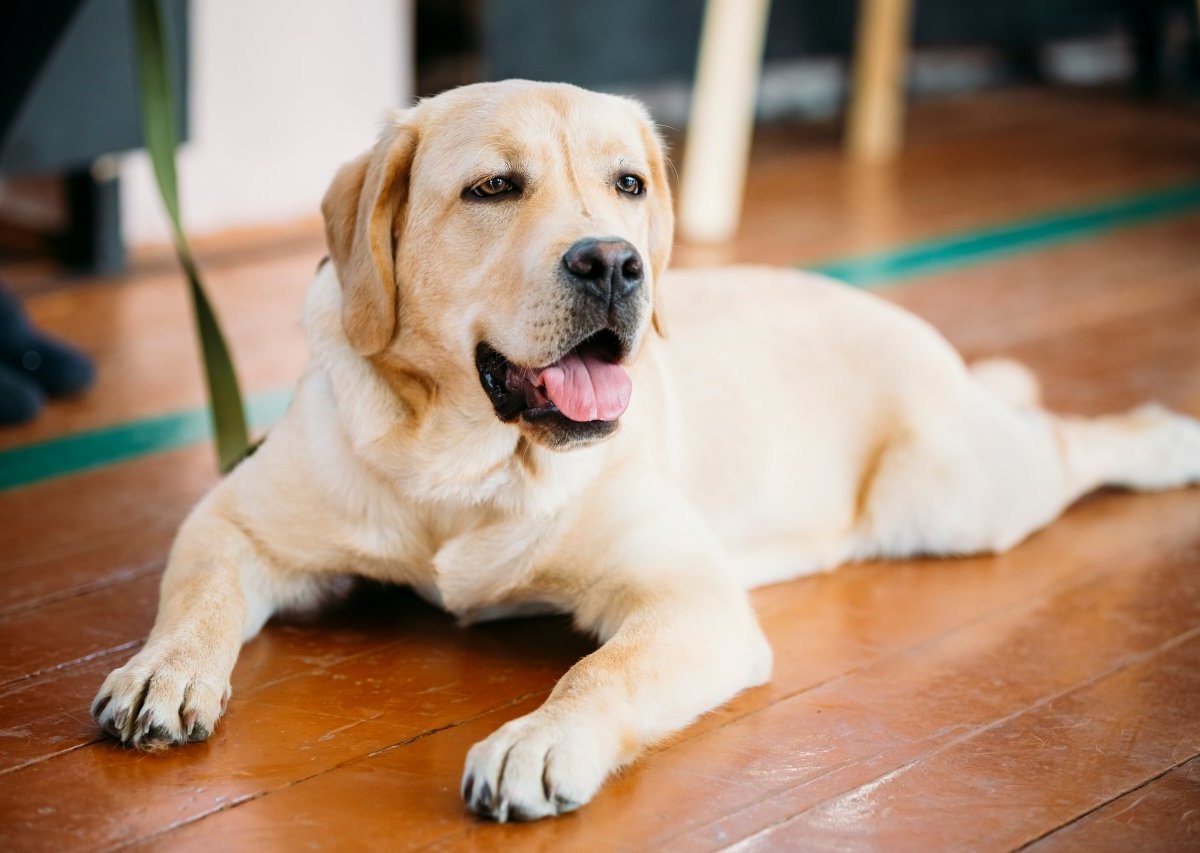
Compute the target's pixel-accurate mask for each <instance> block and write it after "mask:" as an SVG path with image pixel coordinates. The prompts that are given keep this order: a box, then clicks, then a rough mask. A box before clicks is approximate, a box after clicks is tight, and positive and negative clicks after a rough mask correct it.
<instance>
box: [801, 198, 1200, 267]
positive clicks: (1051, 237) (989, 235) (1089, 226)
mask: <svg viewBox="0 0 1200 853" xmlns="http://www.w3.org/2000/svg"><path fill="white" fill-rule="evenodd" d="M1197 210H1200V183H1195V184H1187V185H1185V186H1180V187H1172V188H1170V189H1165V190H1158V191H1156V192H1149V193H1142V194H1139V195H1134V196H1126V197H1124V198H1119V199H1114V200H1113V201H1109V202H1104V203H1100V204H1093V205H1089V206H1087V207H1082V208H1075V209H1073V210H1066V211H1061V212H1059V213H1053V214H1049V215H1047V216H1041V217H1037V218H1035V219H1022V220H1019V221H1017V222H1012V223H1009V224H1007V225H999V226H994V227H991V228H981V229H978V230H975V231H967V232H964V233H962V234H955V235H951V236H949V237H942V238H938V239H935V240H928V241H925V242H921V243H915V244H913V245H911V246H904V247H901V248H898V249H889V250H887V251H883V252H875V253H872V254H868V255H861V256H859V257H852V258H845V259H843V260H836V261H830V262H828V263H824V264H818V265H817V266H815V267H813V269H815V270H817V271H819V272H823V273H825V274H826V275H831V276H833V277H834V278H840V279H841V280H842V281H846V282H849V283H850V284H853V285H856V286H858V287H878V286H881V285H885V284H893V283H896V282H899V281H903V280H904V279H908V278H913V277H915V276H919V275H930V274H932V273H936V272H942V271H944V270H949V269H957V268H959V267H964V266H969V265H972V264H980V263H984V262H986V261H991V260H996V259H999V258H1003V257H1007V256H1009V255H1014V254H1017V253H1021V252H1031V251H1034V250H1036V249H1040V248H1044V247H1046V246H1055V245H1059V244H1061V243H1067V242H1071V241H1075V240H1083V239H1086V238H1088V237H1093V236H1096V235H1098V234H1103V233H1106V232H1108V231H1113V230H1115V229H1118V228H1128V227H1130V226H1133V225H1141V224H1143V223H1146V222H1153V221H1156V220H1160V219H1167V218H1170V217H1172V216H1178V215H1181V214H1186V213H1192V212H1195V211H1197Z"/></svg>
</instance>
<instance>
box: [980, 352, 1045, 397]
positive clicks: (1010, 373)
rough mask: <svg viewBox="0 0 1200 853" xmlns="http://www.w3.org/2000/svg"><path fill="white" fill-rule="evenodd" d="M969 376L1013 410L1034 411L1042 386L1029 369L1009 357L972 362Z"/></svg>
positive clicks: (1040, 395)
mask: <svg viewBox="0 0 1200 853" xmlns="http://www.w3.org/2000/svg"><path fill="white" fill-rule="evenodd" d="M970 370H971V377H972V378H973V379H974V380H975V381H976V382H978V383H979V384H980V385H982V386H983V387H984V388H986V389H987V390H988V391H989V392H990V393H991V394H992V395H993V396H994V397H997V398H998V399H1000V400H1002V401H1003V402H1005V403H1007V404H1008V405H1010V406H1012V407H1013V408H1017V409H1037V408H1040V407H1041V405H1042V386H1041V383H1040V382H1038V378H1037V376H1036V375H1035V374H1034V372H1033V371H1032V370H1030V369H1029V368H1028V367H1026V366H1025V365H1023V364H1021V362H1019V361H1014V360H1013V359H1011V358H986V359H983V360H982V361H976V362H972V363H971V365H970Z"/></svg>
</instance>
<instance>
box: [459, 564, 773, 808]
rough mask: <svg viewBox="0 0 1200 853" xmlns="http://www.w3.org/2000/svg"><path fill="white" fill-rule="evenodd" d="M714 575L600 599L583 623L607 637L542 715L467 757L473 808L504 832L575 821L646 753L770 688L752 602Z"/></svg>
mask: <svg viewBox="0 0 1200 853" xmlns="http://www.w3.org/2000/svg"><path fill="white" fill-rule="evenodd" d="M623 574H625V573H623ZM706 574H707V573H706V572H704V571H697V572H695V573H692V572H686V573H680V574H679V575H677V576H676V577H675V578H674V579H668V578H663V577H661V576H659V577H658V578H657V580H658V581H660V583H654V582H651V583H649V584H641V583H638V582H634V581H632V580H630V581H627V582H621V581H619V580H618V581H616V582H615V583H613V584H611V585H610V584H605V583H601V584H598V585H597V586H596V587H595V588H593V590H592V591H590V592H589V593H588V595H587V598H588V599H589V600H585V601H584V602H583V606H582V607H581V609H580V612H579V614H578V615H579V621H580V622H581V623H582V624H583V625H584V626H585V627H589V628H592V629H595V630H597V631H598V632H599V633H601V635H602V636H605V635H609V634H610V635H611V636H610V638H609V639H608V641H607V642H606V643H605V644H604V645H603V646H602V647H601V648H600V649H599V650H597V651H596V652H594V653H593V654H591V655H589V656H588V657H586V658H584V659H583V660H581V661H580V662H579V663H578V664H576V665H575V666H574V667H572V668H571V669H570V670H569V671H568V672H567V674H566V675H565V676H563V678H562V680H561V681H559V683H558V684H557V686H556V687H555V688H554V691H553V692H552V693H551V695H550V697H549V698H548V699H547V700H546V702H545V704H543V705H542V706H541V707H540V708H539V709H538V710H536V711H534V712H533V713H531V714H528V715H527V716H524V717H521V718H519V719H516V720H513V721H512V722H509V723H507V724H506V725H504V726H503V727H501V728H500V729H499V730H498V731H496V732H495V733H494V734H493V735H492V736H491V737H489V738H487V739H486V740H484V741H482V742H481V743H478V744H476V745H475V746H474V747H473V748H472V749H471V751H470V753H469V754H468V756H467V764H466V770H465V772H464V775H463V783H462V794H463V797H464V798H465V800H466V801H467V804H468V805H469V806H470V808H471V809H472V810H474V811H476V812H478V813H479V814H481V815H485V816H488V817H492V818H494V819H496V820H499V821H505V820H531V819H534V818H540V817H545V816H548V815H554V814H560V813H562V812H567V811H571V810H572V809H575V808H577V807H578V806H580V805H581V804H583V803H586V802H587V801H588V800H590V799H591V798H592V796H593V795H594V794H595V793H596V791H597V790H598V789H599V788H600V785H601V784H602V783H603V782H604V779H605V778H606V777H607V776H608V775H609V773H611V772H612V771H613V770H615V769H616V768H618V767H620V766H622V765H623V764H626V763H628V762H630V761H632V760H633V759H634V758H635V757H636V756H637V755H638V754H639V753H640V752H641V751H642V750H643V749H644V748H645V747H646V746H648V745H650V744H652V743H654V742H655V741H658V740H660V739H662V738H663V737H665V736H667V735H669V734H670V733H672V732H674V731H677V730H678V729H680V728H682V727H683V726H685V725H687V724H688V723H689V722H691V721H692V720H693V719H695V718H696V717H697V716H699V715H700V714H703V713H704V712H706V711H709V710H711V709H712V708H715V707H716V706H718V705H720V704H721V703H723V702H725V701H727V700H728V699H730V698H732V697H733V696H734V695H735V694H736V693H738V692H739V691H740V690H742V689H744V688H746V687H749V686H752V685H755V684H760V683H762V682H764V681H766V680H767V678H768V677H769V675H770V668H771V651H770V647H769V646H768V645H767V642H766V640H765V638H764V637H763V635H762V632H761V630H760V629H759V627H758V624H757V621H756V620H755V617H754V613H753V611H752V609H751V607H750V604H749V601H748V600H747V598H746V594H745V592H744V591H743V590H742V589H741V588H740V587H738V586H737V585H736V584H734V583H732V582H728V581H724V580H721V579H719V578H720V575H719V573H714V574H712V575H707V576H706ZM632 576H633V577H636V574H634V575H632ZM625 577H627V578H629V577H631V575H629V574H625Z"/></svg>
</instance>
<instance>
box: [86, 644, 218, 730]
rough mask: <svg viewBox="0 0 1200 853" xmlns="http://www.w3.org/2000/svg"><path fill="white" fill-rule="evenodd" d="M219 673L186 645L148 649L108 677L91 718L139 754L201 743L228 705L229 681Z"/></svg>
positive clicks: (164, 645) (205, 656) (94, 703)
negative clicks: (161, 748)
mask: <svg viewBox="0 0 1200 853" xmlns="http://www.w3.org/2000/svg"><path fill="white" fill-rule="evenodd" d="M219 668H220V667H217V666H215V665H214V663H213V661H212V656H211V655H208V654H205V653H203V651H201V650H199V649H197V648H196V647H195V646H194V645H193V644H191V643H186V642H172V641H169V640H168V641H160V642H157V643H154V644H152V645H149V646H147V647H146V648H145V649H143V650H142V651H141V652H139V653H138V654H137V655H135V656H134V657H133V658H132V659H131V660H130V661H129V662H128V663H127V664H125V665H124V666H122V667H121V668H120V669H116V670H113V672H111V673H110V674H109V676H108V678H106V679H105V680H104V684H103V686H101V688H100V692H99V693H97V694H96V698H95V700H94V701H93V702H92V716H93V717H95V719H96V722H97V723H99V724H100V727H101V728H102V729H104V731H105V732H107V733H108V734H110V735H112V736H113V737H115V738H116V739H117V740H119V741H121V742H122V743H125V744H129V745H131V746H136V747H140V748H142V749H157V748H160V747H165V746H170V745H172V744H180V743H188V742H189V741H202V740H206V739H207V738H208V736H209V735H210V734H212V732H213V730H214V729H215V728H216V725H217V720H218V719H219V718H220V716H221V714H222V713H224V711H225V706H226V704H228V702H229V696H230V688H229V675H228V673H227V672H220V673H218V672H215V671H214V670H216V669H219Z"/></svg>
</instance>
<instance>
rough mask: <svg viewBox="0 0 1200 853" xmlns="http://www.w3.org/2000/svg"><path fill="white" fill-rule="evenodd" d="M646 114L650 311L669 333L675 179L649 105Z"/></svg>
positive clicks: (653, 319)
mask: <svg viewBox="0 0 1200 853" xmlns="http://www.w3.org/2000/svg"><path fill="white" fill-rule="evenodd" d="M638 107H639V111H640V112H641V114H642V119H643V121H642V142H643V144H644V145H645V146H646V156H647V157H648V158H649V163H650V174H649V176H648V177H649V178H650V193H649V199H648V201H649V202H650V269H651V270H652V271H653V272H654V308H653V313H652V314H651V315H650V319H651V322H652V323H653V324H654V330H655V331H656V332H658V334H659V335H663V334H665V332H664V327H663V321H662V274H663V273H664V272H666V269H667V264H668V263H669V262H670V260H671V248H672V246H673V245H674V243H675V208H674V206H673V205H672V203H671V183H670V181H668V180H667V155H666V151H665V149H664V146H663V141H662V139H661V138H660V137H659V135H658V132H657V131H656V130H655V129H654V125H653V123H652V122H651V121H650V116H649V114H648V113H647V112H646V109H645V107H642V106H641V104H638Z"/></svg>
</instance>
